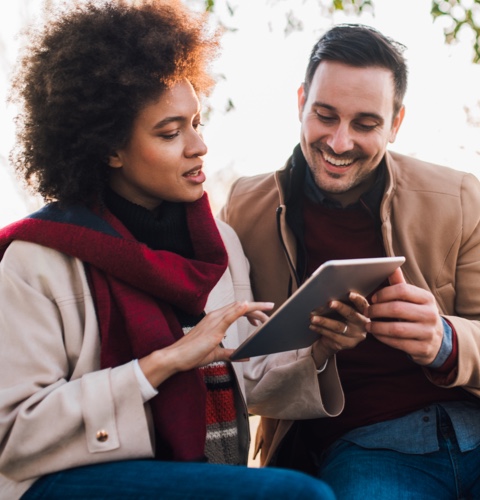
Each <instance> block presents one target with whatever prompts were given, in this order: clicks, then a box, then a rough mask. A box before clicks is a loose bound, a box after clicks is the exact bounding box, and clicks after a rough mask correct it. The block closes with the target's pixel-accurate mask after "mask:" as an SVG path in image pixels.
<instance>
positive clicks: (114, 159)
mask: <svg viewBox="0 0 480 500" xmlns="http://www.w3.org/2000/svg"><path fill="white" fill-rule="evenodd" d="M108 165H109V166H110V167H113V168H120V167H123V162H122V159H121V158H120V155H119V154H118V153H113V154H112V155H110V156H109V157H108Z"/></svg>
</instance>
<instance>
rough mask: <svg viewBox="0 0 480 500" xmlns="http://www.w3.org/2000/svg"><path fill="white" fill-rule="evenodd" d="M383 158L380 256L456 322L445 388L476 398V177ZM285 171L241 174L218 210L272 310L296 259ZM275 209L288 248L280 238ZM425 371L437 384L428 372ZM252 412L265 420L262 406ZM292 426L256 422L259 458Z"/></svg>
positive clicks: (479, 263) (479, 202)
mask: <svg viewBox="0 0 480 500" xmlns="http://www.w3.org/2000/svg"><path fill="white" fill-rule="evenodd" d="M386 162H387V167H388V179H387V185H386V189H385V193H384V197H383V200H382V203H381V209H380V218H381V222H382V235H383V242H384V246H385V250H386V253H387V255H389V256H392V255H404V256H405V257H406V263H405V264H404V265H403V267H402V269H403V272H404V275H405V278H406V280H407V282H408V283H411V284H414V285H416V286H418V287H421V288H424V289H426V290H430V291H431V292H432V293H433V295H434V296H435V299H436V301H437V304H438V308H439V311H440V313H441V314H442V315H444V316H445V317H446V318H448V320H449V321H450V322H451V323H452V324H453V326H454V327H455V330H456V332H457V334H458V348H459V352H458V360H459V361H458V373H457V376H456V378H455V380H454V381H453V383H452V384H451V386H449V387H456V386H459V387H464V388H465V389H467V390H468V391H470V392H472V393H473V394H475V395H476V396H477V397H479V396H480V321H479V320H480V182H479V180H478V179H477V178H476V177H475V176H473V175H471V174H467V173H464V172H459V171H456V170H452V169H449V168H445V167H440V166H437V165H433V164H429V163H425V162H422V161H419V160H416V159H413V158H410V157H407V156H403V155H399V154H396V153H387V155H386ZM290 168H291V166H290V162H287V165H286V166H285V168H284V169H282V170H280V171H278V172H276V173H274V174H273V173H271V174H264V175H258V176H255V177H249V178H241V179H239V180H238V181H237V182H236V183H235V184H234V185H233V187H232V190H231V193H230V196H229V199H228V201H227V204H226V206H225V207H224V208H223V210H222V212H221V214H220V217H221V218H222V219H223V220H225V221H226V222H227V223H228V224H230V225H231V226H232V227H233V228H234V229H235V231H236V232H237V234H238V236H239V238H240V241H241V242H242V245H243V249H244V251H245V254H246V256H247V258H248V260H249V262H250V266H251V281H252V290H253V293H254V297H255V299H256V300H271V301H274V302H275V303H276V306H277V307H278V306H279V305H281V304H282V303H283V302H284V301H285V299H286V298H287V290H288V282H289V280H290V278H292V281H293V283H295V280H294V279H293V275H292V276H291V272H290V270H289V265H288V262H287V258H286V253H288V254H289V256H290V260H291V262H293V263H295V262H296V243H295V237H294V235H293V234H292V231H291V230H290V229H289V227H288V226H287V224H286V207H285V203H284V196H285V186H286V185H287V182H288V179H289V174H290ZM279 207H280V208H279ZM277 210H279V211H281V214H280V230H281V233H282V236H283V240H284V242H285V246H286V249H283V248H282V245H281V243H280V239H279V237H278V228H277V218H276V212H277ZM425 373H426V376H427V377H429V378H430V379H431V380H432V381H433V382H435V380H434V378H433V375H432V374H430V373H429V371H428V370H425ZM437 382H438V381H437ZM298 383H300V382H298ZM320 387H321V389H322V391H323V393H324V399H325V398H327V397H329V398H333V397H337V396H338V395H337V394H336V391H337V390H338V388H337V386H335V387H333V386H331V387H329V386H326V385H324V382H321V383H320ZM257 411H258V414H259V415H265V416H267V417H269V415H266V414H265V413H263V412H262V408H261V406H258V407H257ZM291 425H292V421H291V420H290V421H285V420H284V421H274V420H271V419H262V426H261V432H260V434H259V435H258V436H257V440H259V443H258V444H259V446H262V463H264V464H265V463H268V462H269V461H270V460H271V458H272V455H273V453H274V452H275V450H276V449H277V447H278V445H279V444H280V442H281V441H282V439H283V437H284V436H285V435H286V433H287V431H288V429H289V428H290V426H291ZM262 431H263V437H262V435H261V434H262ZM262 440H263V442H262Z"/></svg>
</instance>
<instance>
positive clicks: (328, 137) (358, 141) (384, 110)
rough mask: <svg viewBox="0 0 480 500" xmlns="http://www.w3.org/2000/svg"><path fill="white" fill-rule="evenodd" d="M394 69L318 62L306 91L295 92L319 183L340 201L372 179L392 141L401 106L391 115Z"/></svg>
mask: <svg viewBox="0 0 480 500" xmlns="http://www.w3.org/2000/svg"><path fill="white" fill-rule="evenodd" d="M393 103H394V84H393V75H392V73H391V72H390V71H389V70H387V69H384V68H378V67H369V68H357V67H354V66H348V65H346V64H343V63H338V62H333V61H322V62H321V63H320V64H319V66H318V68H317V70H316V72H315V75H314V77H313V80H312V83H311V85H310V89H309V93H308V96H305V92H304V88H303V86H302V87H300V89H299V91H298V107H299V116H300V121H301V124H302V128H301V141H300V143H301V147H302V151H303V154H304V156H305V158H306V160H307V162H308V165H309V166H310V169H311V170H312V173H313V176H314V178H315V182H316V183H317V185H318V186H319V187H320V188H321V189H323V190H324V191H326V192H327V193H328V194H329V196H330V197H331V198H333V199H336V200H338V201H339V202H340V203H342V205H343V206H345V205H348V204H350V203H353V202H355V201H357V200H358V198H359V197H360V196H361V194H362V193H364V192H365V191H367V190H368V189H369V188H370V186H371V185H372V184H373V182H374V178H375V175H374V171H375V169H376V168H377V166H378V165H379V163H380V161H381V160H382V158H383V155H384V154H385V151H386V149H387V145H388V143H389V142H393V141H394V140H395V137H396V134H397V131H398V129H399V127H400V124H401V123H402V120H403V116H404V108H403V107H402V108H401V110H400V112H399V113H398V114H397V116H396V117H393Z"/></svg>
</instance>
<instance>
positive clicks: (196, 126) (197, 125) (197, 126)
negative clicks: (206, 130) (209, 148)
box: [193, 122, 204, 130]
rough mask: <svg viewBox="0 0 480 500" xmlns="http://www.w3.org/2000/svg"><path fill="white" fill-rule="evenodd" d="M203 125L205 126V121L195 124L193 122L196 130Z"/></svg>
mask: <svg viewBox="0 0 480 500" xmlns="http://www.w3.org/2000/svg"><path fill="white" fill-rule="evenodd" d="M203 126H204V124H203V123H200V122H198V123H194V124H193V128H194V129H195V130H198V129H199V127H203Z"/></svg>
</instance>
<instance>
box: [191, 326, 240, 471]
mask: <svg viewBox="0 0 480 500" xmlns="http://www.w3.org/2000/svg"><path fill="white" fill-rule="evenodd" d="M191 329H192V327H186V328H185V327H184V328H183V331H184V333H185V334H187V333H188V332H189V331H190V330H191ZM200 373H201V374H202V375H203V379H204V380H205V385H206V386H207V407H206V416H207V439H206V442H205V456H206V457H207V460H208V462H210V463H215V464H231V465H239V464H241V458H240V452H239V442H238V425H237V412H236V410H235V400H234V392H233V389H234V378H233V374H232V372H231V367H230V365H229V364H228V363H225V362H223V361H218V362H215V363H210V364H209V365H207V366H204V367H203V368H200Z"/></svg>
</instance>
